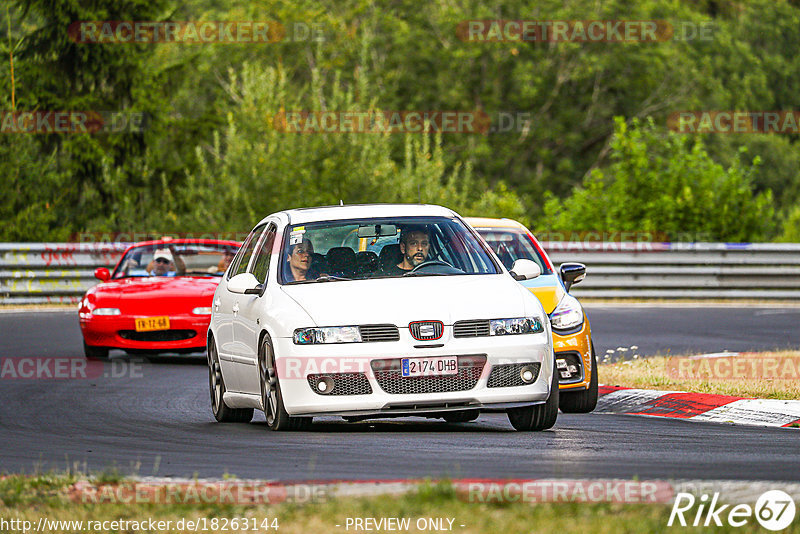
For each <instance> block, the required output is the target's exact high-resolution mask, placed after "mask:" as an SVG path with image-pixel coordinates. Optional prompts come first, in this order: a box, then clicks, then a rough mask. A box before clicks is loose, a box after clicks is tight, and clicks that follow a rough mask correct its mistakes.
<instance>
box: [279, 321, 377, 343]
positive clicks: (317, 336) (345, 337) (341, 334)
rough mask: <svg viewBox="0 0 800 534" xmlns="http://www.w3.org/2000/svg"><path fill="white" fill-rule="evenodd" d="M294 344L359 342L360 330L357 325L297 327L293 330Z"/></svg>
mask: <svg viewBox="0 0 800 534" xmlns="http://www.w3.org/2000/svg"><path fill="white" fill-rule="evenodd" d="M293 339H294V343H295V345H316V344H319V343H361V331H359V329H358V327H357V326H328V327H322V328H298V329H297V330H295V331H294V336H293Z"/></svg>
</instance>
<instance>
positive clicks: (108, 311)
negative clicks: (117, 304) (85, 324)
mask: <svg viewBox="0 0 800 534" xmlns="http://www.w3.org/2000/svg"><path fill="white" fill-rule="evenodd" d="M121 314H122V312H121V311H119V308H95V309H93V310H92V315H121Z"/></svg>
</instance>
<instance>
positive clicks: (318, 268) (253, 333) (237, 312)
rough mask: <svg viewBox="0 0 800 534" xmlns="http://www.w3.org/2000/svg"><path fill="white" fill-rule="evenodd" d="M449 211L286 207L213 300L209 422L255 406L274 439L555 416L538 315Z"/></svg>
mask: <svg viewBox="0 0 800 534" xmlns="http://www.w3.org/2000/svg"><path fill="white" fill-rule="evenodd" d="M539 273H540V268H539V266H538V265H537V264H535V263H534V262H532V261H530V260H518V261H517V262H516V263H514V265H513V266H512V269H511V271H510V272H509V271H507V270H505V268H504V267H503V266H502V264H501V262H500V261H499V260H498V258H497V257H496V256H495V255H494V254H493V253H492V251H491V250H489V249H488V248H487V246H486V245H485V244H484V242H483V241H482V240H481V239H480V238H479V237H478V235H477V234H476V233H475V231H474V230H473V229H472V228H470V227H469V226H468V225H467V224H466V223H465V222H464V221H463V220H462V219H461V217H460V216H459V215H457V214H456V213H454V212H453V211H451V210H449V209H446V208H442V207H439V206H427V205H385V204H384V205H360V206H330V207H320V208H308V209H295V210H289V211H282V212H279V213H274V214H272V215H269V216H268V217H266V218H264V219H263V220H262V221H261V222H260V223H258V225H256V227H255V228H254V229H253V231H252V232H250V235H249V236H248V237H247V239H246V240H245V241H244V244H243V245H242V247H241V249H240V250H239V252H238V253H237V255H236V257H235V258H234V259H233V261H232V262H231V265H230V266H229V268H228V271H227V272H226V273H225V276H224V277H223V279H222V281H221V283H220V284H219V287H218V288H217V290H216V293H215V294H214V300H213V307H212V308H213V309H212V315H211V325H210V327H209V329H208V365H209V387H210V390H211V403H212V409H213V412H214V416H215V418H216V419H217V421H221V422H222V421H240V422H247V421H250V420H251V418H252V417H253V410H254V409H259V410H264V412H265V414H266V418H267V423H268V425H269V427H270V428H271V429H273V430H283V429H301V428H305V427H307V425H308V424H309V423H311V420H312V418H313V417H315V416H330V415H337V416H342V417H344V418H345V419H348V420H351V419H366V418H374V417H398V416H423V417H440V418H443V419H445V420H446V421H449V422H465V421H470V420H473V419H475V418H477V417H478V414H479V413H480V412H506V413H507V414H508V418H509V420H510V421H511V424H512V425H513V426H514V428H516V429H517V430H544V429H547V428H550V427H552V426H553V425H554V424H555V421H556V417H557V416H558V378H557V375H556V374H555V373H554V361H555V360H554V353H553V341H552V334H551V331H550V321H549V320H548V318H547V315H546V314H545V312H544V310H543V308H542V305H541V303H540V302H539V300H538V299H537V298H536V297H535V296H534V295H533V294H532V293H531V292H530V291H528V290H527V289H525V288H524V287H522V286H521V285H520V284H518V283H517V280H525V279H530V278H535V277H536V276H538V275H539Z"/></svg>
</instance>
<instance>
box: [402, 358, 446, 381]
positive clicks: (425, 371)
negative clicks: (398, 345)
mask: <svg viewBox="0 0 800 534" xmlns="http://www.w3.org/2000/svg"><path fill="white" fill-rule="evenodd" d="M400 362H401V365H402V369H403V376H442V375H457V374H458V356H438V357H434V358H403V359H402V360H400Z"/></svg>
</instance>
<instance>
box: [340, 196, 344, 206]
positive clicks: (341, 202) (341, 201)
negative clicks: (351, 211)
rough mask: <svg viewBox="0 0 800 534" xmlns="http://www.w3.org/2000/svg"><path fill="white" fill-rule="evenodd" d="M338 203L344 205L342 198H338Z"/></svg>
mask: <svg viewBox="0 0 800 534" xmlns="http://www.w3.org/2000/svg"><path fill="white" fill-rule="evenodd" d="M339 205H340V206H344V200H342V199H341V198H340V199H339Z"/></svg>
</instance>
